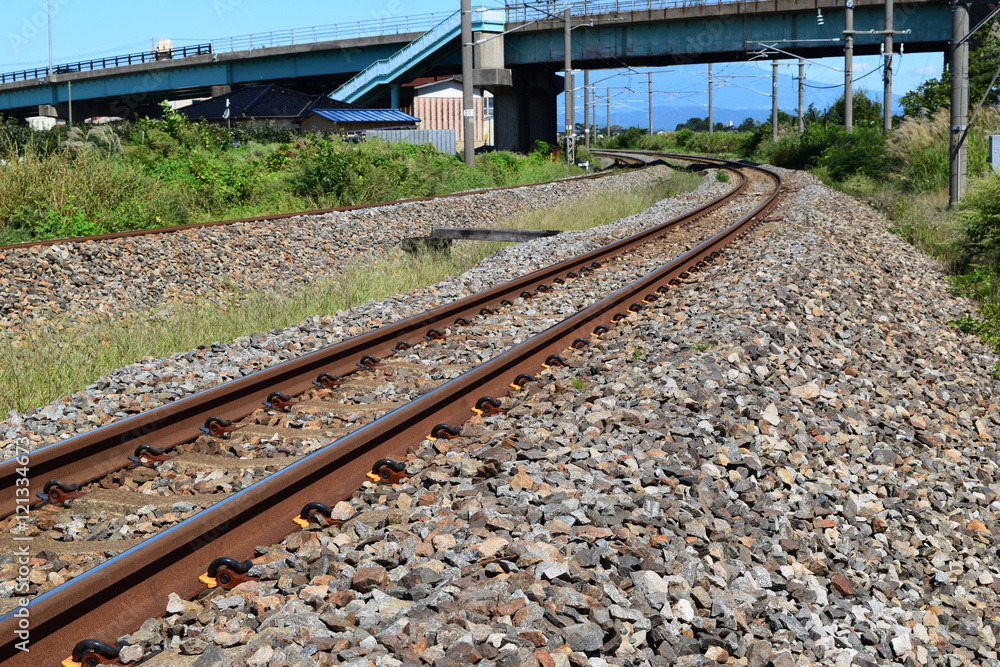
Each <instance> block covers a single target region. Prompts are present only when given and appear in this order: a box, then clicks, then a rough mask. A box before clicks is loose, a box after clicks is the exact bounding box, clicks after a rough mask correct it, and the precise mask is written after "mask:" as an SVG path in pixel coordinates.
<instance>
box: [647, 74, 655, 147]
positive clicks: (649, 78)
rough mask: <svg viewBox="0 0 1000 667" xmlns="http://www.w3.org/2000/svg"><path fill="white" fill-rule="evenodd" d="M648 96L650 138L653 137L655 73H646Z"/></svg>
mask: <svg viewBox="0 0 1000 667" xmlns="http://www.w3.org/2000/svg"><path fill="white" fill-rule="evenodd" d="M646 95H647V97H648V102H647V104H648V105H649V136H653V73H652V72H646Z"/></svg>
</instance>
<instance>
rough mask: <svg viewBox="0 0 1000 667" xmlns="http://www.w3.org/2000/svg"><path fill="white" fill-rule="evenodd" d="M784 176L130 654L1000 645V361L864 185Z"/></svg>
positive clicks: (283, 660)
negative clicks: (627, 309)
mask: <svg viewBox="0 0 1000 667" xmlns="http://www.w3.org/2000/svg"><path fill="white" fill-rule="evenodd" d="M783 173H785V174H786V178H787V179H788V181H789V183H788V184H789V185H790V186H791V187H792V192H791V193H790V194H789V196H788V197H787V199H786V200H785V201H784V203H783V204H781V205H780V206H779V208H778V209H777V210H776V211H775V213H774V214H775V215H781V216H784V221H783V222H780V223H772V224H768V225H765V226H764V227H762V228H761V229H760V230H759V231H758V232H757V233H755V235H754V236H753V237H752V238H750V239H749V240H747V241H744V242H743V243H742V244H741V245H740V246H739V248H738V249H736V250H735V251H733V252H729V253H727V255H726V259H725V261H722V262H719V263H716V264H713V265H711V267H710V268H709V269H708V270H706V271H704V272H701V273H699V274H697V278H696V280H697V281H698V282H699V283H701V284H700V285H698V289H697V290H696V289H693V287H686V288H684V289H683V290H677V291H673V292H671V294H670V297H669V299H666V300H660V301H658V302H656V303H657V307H656V308H651V309H648V310H645V311H643V312H642V313H640V314H638V315H635V316H632V317H630V318H629V319H628V320H625V321H623V322H622V323H620V324H619V326H616V327H615V328H614V329H613V330H612V332H611V333H610V334H608V335H606V336H605V337H604V338H603V339H602V341H601V342H600V343H597V344H595V345H593V346H591V347H590V348H588V349H586V350H583V351H571V352H567V353H566V354H565V355H564V356H566V357H567V358H568V359H570V360H571V362H572V367H570V368H564V369H552V370H550V371H547V372H546V373H545V374H544V376H543V377H544V382H543V383H535V384H532V385H529V388H528V389H527V390H526V391H524V392H518V393H517V394H516V395H515V396H514V399H515V401H514V403H515V405H514V406H513V407H512V408H511V410H510V412H509V413H508V414H506V415H499V416H493V417H476V418H474V419H473V420H471V421H470V422H469V423H468V424H467V426H466V427H465V429H464V430H463V437H462V438H459V439H456V440H451V441H435V442H430V441H426V442H424V443H422V444H421V445H420V446H419V447H418V449H417V450H416V451H415V452H414V453H413V454H412V455H411V456H410V457H409V458H408V460H407V464H408V467H409V470H410V471H411V472H413V473H414V477H412V478H410V479H409V480H407V481H406V483H404V484H402V485H399V486H396V487H382V486H379V487H375V486H368V487H366V488H365V489H363V490H362V491H361V492H359V493H358V494H356V495H355V496H354V497H353V498H352V499H351V500H350V502H347V503H343V504H342V505H341V506H339V507H338V508H337V513H338V514H337V515H338V516H343V517H348V516H351V515H352V514H353V513H354V512H356V511H359V510H360V511H362V514H360V515H359V516H357V517H355V518H354V519H353V520H351V521H349V522H348V523H346V524H345V525H344V527H343V528H342V529H336V528H328V529H322V530H321V529H319V528H312V529H308V530H302V531H298V532H296V533H294V534H293V535H291V536H290V537H289V538H288V539H287V540H286V541H285V542H284V543H283V544H282V545H279V546H276V547H261V548H260V549H259V550H258V557H257V558H256V559H255V563H256V565H255V568H254V570H253V571H252V572H253V573H254V574H257V575H259V576H260V580H259V581H257V582H253V583H250V584H243V585H241V586H240V587H238V588H237V589H236V590H234V591H221V590H216V591H214V592H212V593H210V594H208V595H207V596H205V597H203V598H201V599H199V600H196V601H193V602H188V601H183V600H180V599H176V597H175V598H173V599H170V600H164V605H165V608H166V609H167V614H166V616H164V617H163V618H160V619H151V620H149V621H147V622H146V623H145V625H144V626H143V628H142V629H141V630H140V631H137V632H135V633H133V634H132V635H131V636H130V637H128V640H129V641H130V643H131V644H133V646H131V647H130V648H129V649H127V652H126V654H125V656H124V657H125V658H127V660H128V661H134V660H137V659H139V658H140V657H142V656H145V655H148V654H149V653H150V652H152V651H155V650H159V649H166V650H165V651H164V652H163V653H161V654H159V655H157V656H155V657H153V658H152V659H151V660H149V661H148V662H146V663H144V664H146V665H151V666H154V667H164V666H167V665H197V666H198V667H205V666H208V665H239V666H241V667H242V666H244V665H245V666H251V665H252V666H261V665H301V666H303V667H308V666H318V665H334V664H348V665H353V666H354V667H363V666H364V667H370V666H372V665H379V666H381V665H385V666H400V665H417V664H430V665H441V666H443V665H468V664H477V665H502V666H507V665H531V666H534V665H545V666H550V665H551V666H559V667H564V666H568V665H575V666H583V665H587V666H591V665H593V666H595V667H596V666H599V665H607V664H613V665H703V666H711V665H718V664H727V665H751V666H754V667H768V666H771V667H791V666H796V665H802V666H806V665H845V666H847V665H858V666H866V667H867V666H874V665H893V666H895V665H900V666H903V665H924V664H926V665H949V666H951V665H955V666H958V665H996V664H1000V661H998V657H997V640H996V635H997V633H998V632H1000V619H998V617H997V614H998V611H997V610H998V609H1000V604H998V603H1000V600H998V599H997V598H998V592H1000V588H998V578H1000V565H998V562H997V557H996V556H997V554H996V543H997V537H998V535H1000V525H998V523H997V520H996V513H997V511H1000V502H998V492H997V489H998V488H1000V470H998V458H997V453H996V446H997V440H998V437H1000V405H998V401H997V399H996V398H995V397H996V395H997V392H998V389H1000V383H998V381H997V380H995V379H993V377H992V375H991V371H992V369H993V365H994V364H995V363H996V361H997V358H996V355H995V354H993V353H991V352H990V351H989V350H987V349H986V348H985V347H984V346H982V345H981V344H980V343H979V342H978V341H977V340H976V339H974V338H972V337H970V336H968V335H965V334H962V333H961V332H958V331H956V330H955V329H953V328H952V327H950V326H948V324H947V322H948V321H950V320H954V319H957V318H959V317H961V316H963V315H971V314H974V312H975V309H974V305H973V304H972V303H970V302H969V301H967V300H964V299H958V298H955V297H953V296H952V295H951V294H950V293H949V291H948V288H947V285H946V283H945V282H944V280H943V279H942V273H941V270H940V268H939V267H938V266H937V265H936V264H935V263H934V262H932V261H930V260H928V259H927V258H926V257H924V256H922V255H921V254H920V253H918V252H916V251H915V250H913V249H912V248H911V247H909V246H908V245H906V244H905V243H904V242H902V241H901V240H899V239H898V238H897V237H895V236H893V235H891V234H890V233H888V231H887V227H888V224H887V223H886V221H885V220H883V219H882V218H880V217H879V216H877V215H876V214H874V213H873V212H872V211H870V210H869V209H867V208H866V207H864V206H861V205H859V204H857V203H856V202H854V201H853V200H851V199H850V198H848V197H846V196H844V195H841V194H839V193H836V192H834V191H832V190H830V189H828V188H826V187H824V186H822V185H820V184H818V183H817V182H816V181H815V180H814V179H812V178H811V177H809V176H807V175H804V174H799V173H794V172H783ZM711 187H716V184H714V183H713V184H712V186H711ZM703 194H704V193H702V195H703ZM696 196H698V195H696ZM696 196H694V197H696ZM669 206H676V204H669ZM628 224H629V223H628V222H623V223H620V224H619V225H618V226H616V227H615V229H614V231H612V230H609V229H606V228H602V229H600V230H591V231H590V232H582V233H580V234H579V235H578V238H577V239H576V240H575V241H574V242H573V244H571V247H570V248H567V247H566V246H563V245H559V246H558V247H557V252H556V254H558V253H560V252H579V251H580V250H581V249H583V248H585V247H590V246H591V244H596V243H599V242H602V241H601V239H602V238H603V239H607V238H610V236H611V235H614V234H620V233H625V230H624V227H626V226H627V225H628ZM550 243H552V242H551V241H546V240H540V241H536V242H533V244H531V245H528V244H525V245H521V246H517V247H514V248H510V249H507V250H505V251H503V252H502V253H499V254H498V256H497V257H495V258H491V259H490V260H487V262H484V264H483V265H482V266H481V267H479V268H478V269H477V270H476V271H473V272H470V274H466V275H465V276H462V277H461V278H460V279H459V280H456V281H453V282H450V283H445V284H441V285H438V286H435V287H434V288H429V289H427V290H421V291H419V292H420V293H419V294H415V295H411V296H410V297H408V298H407V299H399V300H389V301H387V302H383V303H382V304H370V305H369V306H366V307H365V309H357V311H356V313H357V314H359V315H360V314H361V313H363V314H364V319H360V320H357V319H356V320H354V324H353V325H351V324H349V322H350V319H349V317H350V315H351V314H347V313H345V314H343V317H342V318H340V319H338V322H339V324H338V326H341V327H344V328H345V330H344V331H341V332H337V333H328V330H326V329H324V328H323V326H321V325H320V324H319V322H321V321H322V320H311V321H310V322H309V323H306V324H305V325H304V330H305V331H306V332H311V334H309V335H312V336H314V337H316V339H318V340H321V339H323V337H324V336H332V337H336V336H337V335H344V334H346V333H349V332H350V331H352V330H354V329H362V328H364V327H366V326H368V323H369V321H370V320H369V319H367V318H374V317H382V316H387V314H389V313H396V316H397V317H398V316H400V314H399V311H400V309H401V308H405V307H409V306H410V305H412V304H416V303H419V302H421V301H422V300H424V299H436V298H442V297H443V296H444V295H445V294H448V295H458V294H461V293H464V292H465V291H466V290H469V289H477V288H476V287H475V285H480V284H483V283H487V282H489V278H488V277H489V276H491V275H494V276H495V275H498V274H500V273H502V272H505V271H508V270H509V269H511V268H512V267H518V266H521V265H522V264H523V263H524V262H525V261H526V260H527V259H528V258H534V259H535V261H548V258H544V257H543V256H542V248H544V247H546V246H547V245H548V244H550ZM550 257H551V256H550ZM738 266H752V267H754V268H752V269H749V270H743V271H740V272H738V273H737V271H736V267H738ZM415 307H416V306H415ZM420 307H423V306H420ZM369 309H370V310H369ZM310 327H312V329H310ZM248 340H250V339H248ZM261 340H263V339H261ZM250 347H251V345H249V344H244V345H242V346H240V345H236V346H234V347H233V348H231V349H230V350H229V353H230V354H233V353H236V352H237V351H238V350H241V349H248V348H250ZM222 352H223V351H222V350H219V352H218V355H219V356H221V355H222ZM213 355H214V352H213V353H206V354H204V355H202V356H203V357H204V359H201V360H198V361H197V363H199V364H201V363H205V364H207V363H209V361H210V360H211V359H213V358H217V357H215V356H213ZM171 363H174V364H176V363H177V362H176V361H175V360H167V361H163V362H155V363H154V362H151V363H150V364H148V365H149V366H150V367H149V368H148V369H146V370H147V371H148V372H150V373H161V372H162V368H161V364H171ZM191 363H195V362H194V360H193V359H192V362H191ZM205 368H207V366H206V367H205ZM134 372H135V371H128V373H132V374H134ZM219 374H220V375H221V373H219ZM109 386H110V385H109ZM89 391H91V392H99V391H103V390H99V389H94V388H92V389H91V390H89ZM95 395H96V394H95ZM88 400H93V399H92V398H91V399H88ZM103 400H107V399H103ZM39 423H41V422H39Z"/></svg>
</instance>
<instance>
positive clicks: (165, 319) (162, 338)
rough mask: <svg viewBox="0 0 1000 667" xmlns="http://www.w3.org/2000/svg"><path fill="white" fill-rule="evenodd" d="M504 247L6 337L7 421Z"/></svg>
mask: <svg viewBox="0 0 1000 667" xmlns="http://www.w3.org/2000/svg"><path fill="white" fill-rule="evenodd" d="M698 184H700V177H699V176H697V175H694V174H689V173H686V172H677V173H675V174H674V175H672V176H671V177H670V178H668V179H663V180H661V181H658V182H656V183H653V184H651V185H649V186H646V187H643V188H639V189H635V190H625V191H611V192H602V193H597V194H594V195H591V196H588V197H583V198H576V199H573V200H571V201H569V202H566V203H564V204H562V205H560V206H556V207H552V208H550V209H544V210H538V211H534V212H531V213H527V214H525V215H521V216H516V217H513V218H510V219H508V220H506V221H505V222H504V223H503V224H502V225H501V226H507V227H511V228H522V229H560V230H566V231H569V230H579V229H588V228H590V227H594V226H597V225H602V224H607V223H609V222H613V221H615V220H618V219H619V218H622V217H625V216H628V215H632V214H634V213H637V212H639V211H641V210H643V209H645V208H648V207H649V206H651V205H652V204H653V203H655V202H656V201H659V200H660V199H663V198H665V197H669V196H672V195H674V194H677V193H678V192H682V191H686V190H690V189H693V188H694V187H696V186H697V185H698ZM505 245H509V244H496V243H474V242H461V243H456V244H455V247H454V250H453V252H452V253H450V254H445V253H427V254H422V255H419V256H411V255H406V254H404V253H402V252H390V253H384V254H380V255H374V256H366V257H364V258H359V259H358V260H357V261H355V262H354V263H353V264H351V265H350V266H348V267H347V268H345V270H344V271H343V273H342V274H341V275H339V276H337V277H335V278H333V279H330V280H327V281H324V282H321V283H317V284H314V285H311V286H307V287H304V288H301V289H298V290H295V291H293V292H288V291H287V290H285V291H282V292H277V291H273V290H268V291H256V292H243V293H241V292H238V291H235V290H232V289H230V290H229V292H228V296H227V297H225V298H224V299H223V303H222V304H221V305H220V304H219V303H207V302H200V303H195V304H184V305H178V306H171V307H167V308H157V309H155V310H151V311H149V312H147V313H142V314H134V315H131V316H129V317H127V318H125V319H123V320H113V321H111V320H105V321H96V322H89V323H87V324H85V325H82V326H81V325H80V324H79V323H74V322H71V321H68V320H60V319H53V320H50V321H48V322H46V323H45V324H28V325H26V326H24V327H23V328H22V330H21V331H19V332H7V333H5V334H0V414H6V413H7V411H9V410H18V411H21V412H24V411H27V410H30V409H32V408H34V407H37V406H40V405H45V404H48V403H50V402H51V401H53V400H55V399H57V398H59V397H60V396H64V395H66V394H68V393H71V392H74V391H78V390H79V389H80V388H82V387H84V386H86V385H88V384H90V383H91V382H93V381H94V380H95V379H96V378H98V377H100V376H102V375H105V374H107V373H109V372H110V371H112V370H114V369H117V368H120V367H122V366H125V365H128V364H131V363H134V362H137V361H140V360H144V359H149V358H157V357H165V356H169V355H171V354H174V353H177V352H184V351H187V350H191V349H193V348H196V347H198V346H199V345H205V344H209V343H212V342H229V341H232V340H235V339H236V338H239V337H241V336H247V335H251V334H255V333H258V332H261V331H268V330H271V329H277V328H283V327H287V326H290V325H293V324H296V323H298V322H301V321H303V320H304V319H306V318H308V317H311V316H313V315H317V314H332V313H336V312H338V311H342V310H345V309H347V308H350V307H352V306H356V305H359V304H362V303H367V302H369V301H373V300H380V299H383V298H385V297H387V296H392V295H395V294H401V293H404V292H407V291H409V290H412V289H416V288H418V287H423V286H426V285H432V284H434V283H436V282H438V281H440V280H442V279H444V278H446V277H448V276H453V275H457V274H460V273H463V272H464V271H467V270H469V269H470V268H472V267H473V266H475V265H476V264H478V263H479V262H480V261H481V260H482V259H483V258H485V257H486V256H488V255H490V254H492V253H494V252H496V251H497V250H498V249H499V248H500V247H502V246H505Z"/></svg>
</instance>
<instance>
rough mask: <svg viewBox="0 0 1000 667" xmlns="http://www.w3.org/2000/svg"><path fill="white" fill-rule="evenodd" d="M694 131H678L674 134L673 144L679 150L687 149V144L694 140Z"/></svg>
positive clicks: (685, 129) (686, 129)
mask: <svg viewBox="0 0 1000 667" xmlns="http://www.w3.org/2000/svg"><path fill="white" fill-rule="evenodd" d="M694 136H695V135H694V130H689V129H688V128H684V129H683V130H678V131H677V132H675V133H674V143H676V144H677V145H678V146H680V147H681V148H687V147H688V142H689V141H691V139H693V138H694Z"/></svg>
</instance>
